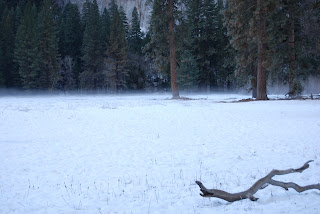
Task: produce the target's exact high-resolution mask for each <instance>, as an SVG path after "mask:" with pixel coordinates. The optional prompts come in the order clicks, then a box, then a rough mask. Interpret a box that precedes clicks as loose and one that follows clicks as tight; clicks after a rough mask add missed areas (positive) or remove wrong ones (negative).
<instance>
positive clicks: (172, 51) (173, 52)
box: [168, 0, 180, 99]
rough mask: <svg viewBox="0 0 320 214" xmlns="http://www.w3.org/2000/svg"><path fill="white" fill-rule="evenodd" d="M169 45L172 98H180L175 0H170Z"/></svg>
mask: <svg viewBox="0 0 320 214" xmlns="http://www.w3.org/2000/svg"><path fill="white" fill-rule="evenodd" d="M168 14H169V38H170V41H169V46H170V72H171V90H172V98H173V99H178V98H179V97H180V96H179V89H178V82H177V64H176V47H175V42H174V17H173V0H169V13H168Z"/></svg>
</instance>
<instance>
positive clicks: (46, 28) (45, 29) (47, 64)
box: [38, 0, 60, 90]
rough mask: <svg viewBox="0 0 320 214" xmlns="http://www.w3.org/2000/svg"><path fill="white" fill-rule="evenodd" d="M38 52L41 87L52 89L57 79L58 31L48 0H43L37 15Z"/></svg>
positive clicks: (55, 85) (51, 6)
mask: <svg viewBox="0 0 320 214" xmlns="http://www.w3.org/2000/svg"><path fill="white" fill-rule="evenodd" d="M38 26H39V42H40V46H39V54H40V57H41V62H40V69H41V74H40V79H41V82H40V84H41V87H42V88H45V89H48V90H49V89H53V87H57V83H58V81H59V75H58V71H59V57H60V56H59V53H58V48H59V47H58V35H57V34H58V31H57V29H56V23H55V17H54V14H53V5H52V4H51V1H50V0H44V2H43V5H42V8H41V11H40V13H39V17H38Z"/></svg>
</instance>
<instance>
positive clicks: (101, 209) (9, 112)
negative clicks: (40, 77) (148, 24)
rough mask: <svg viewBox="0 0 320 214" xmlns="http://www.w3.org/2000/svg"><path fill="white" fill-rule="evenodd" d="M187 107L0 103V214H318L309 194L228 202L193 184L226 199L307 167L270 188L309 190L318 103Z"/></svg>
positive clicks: (163, 99) (140, 99) (319, 145)
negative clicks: (290, 185)
mask: <svg viewBox="0 0 320 214" xmlns="http://www.w3.org/2000/svg"><path fill="white" fill-rule="evenodd" d="M189 97H190V98H194V99H193V100H170V99H168V98H170V95H169V94H166V95H163V94H162V95H140V96H137V95H136V96H134V95H131V96H102V95H99V96H93V95H92V96H85V95H82V96H81V95H79V96H67V95H63V96H48V97H44V96H25V97H24V96H7V97H0V121H1V122H0V213H18V214H20V213H21V214H22V213H23V214H24V213H39V214H44V213H50V214H57V213H68V214H71V213H77V214H78V213H79V214H80V213H81V214H91V213H92V214H94V213H96V214H108V213H110V214H111V213H119V214H131V213H138V214H140V213H159V214H163V213H174V214H180V213H182V214H185V213H199V214H200V213H201V214H206V213H232V214H235V213H240V214H241V213H252V214H259V213H290V214H292V213H297V214H298V213H299V214H301V213H306V214H316V213H317V214H319V213H320V191H318V190H309V191H306V192H303V193H297V192H296V191H294V190H289V191H285V190H283V189H282V188H279V187H273V186H269V187H267V188H265V189H263V190H260V191H259V192H258V193H257V194H256V195H255V196H256V197H258V198H260V199H259V200H258V201H257V202H252V201H250V200H242V201H238V202H234V203H228V202H226V201H223V200H221V199H217V198H202V197H201V196H200V195H199V193H200V191H199V187H198V186H197V185H196V184H195V182H194V181H195V180H201V181H202V182H203V183H204V184H205V185H206V186H207V187H209V188H218V189H222V190H225V191H229V192H238V191H242V190H245V189H247V188H248V187H249V186H251V185H252V184H253V183H254V182H255V181H256V180H258V179H259V178H261V177H263V176H264V175H266V174H267V173H268V172H269V171H270V170H272V169H273V168H276V169H287V168H297V167H301V166H302V165H303V164H304V163H305V162H306V161H308V160H311V159H312V160H314V162H312V163H311V164H310V168H309V169H307V170H306V171H304V172H303V173H301V174H300V173H296V174H290V175H285V176H276V177H275V179H276V180H281V181H293V182H295V183H297V184H300V185H308V184H316V183H319V182H320V101H319V100H304V101H302V100H296V101H290V100H286V101H283V100H282V101H262V102H239V103H231V101H233V100H239V99H242V98H248V97H249V96H243V95H232V94H228V95H194V96H189ZM220 101H222V102H220Z"/></svg>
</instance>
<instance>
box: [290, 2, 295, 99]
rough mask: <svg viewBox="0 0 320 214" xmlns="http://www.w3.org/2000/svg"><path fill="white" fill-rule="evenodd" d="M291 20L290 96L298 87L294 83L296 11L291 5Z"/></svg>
mask: <svg viewBox="0 0 320 214" xmlns="http://www.w3.org/2000/svg"><path fill="white" fill-rule="evenodd" d="M289 22H290V33H289V60H290V65H289V96H294V95H295V94H296V88H295V85H294V80H295V78H296V77H295V69H296V64H295V61H296V53H295V32H294V12H293V9H292V7H291V6H289Z"/></svg>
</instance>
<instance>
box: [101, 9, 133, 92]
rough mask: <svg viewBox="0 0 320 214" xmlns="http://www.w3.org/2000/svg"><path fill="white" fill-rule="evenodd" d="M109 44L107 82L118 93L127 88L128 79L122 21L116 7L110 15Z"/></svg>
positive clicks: (124, 34)
mask: <svg viewBox="0 0 320 214" xmlns="http://www.w3.org/2000/svg"><path fill="white" fill-rule="evenodd" d="M111 11H112V10H111ZM109 42H110V44H109V46H108V47H107V52H106V54H107V63H108V65H109V71H108V79H107V82H108V85H109V86H110V87H111V88H112V89H113V90H115V91H116V92H120V91H122V90H123V89H125V88H126V87H127V86H126V80H127V77H128V69H127V55H128V53H127V49H128V48H127V42H126V33H125V28H124V26H123V20H122V18H121V16H120V13H119V11H118V9H117V7H115V8H114V10H113V14H112V23H111V27H110V38H109Z"/></svg>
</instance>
